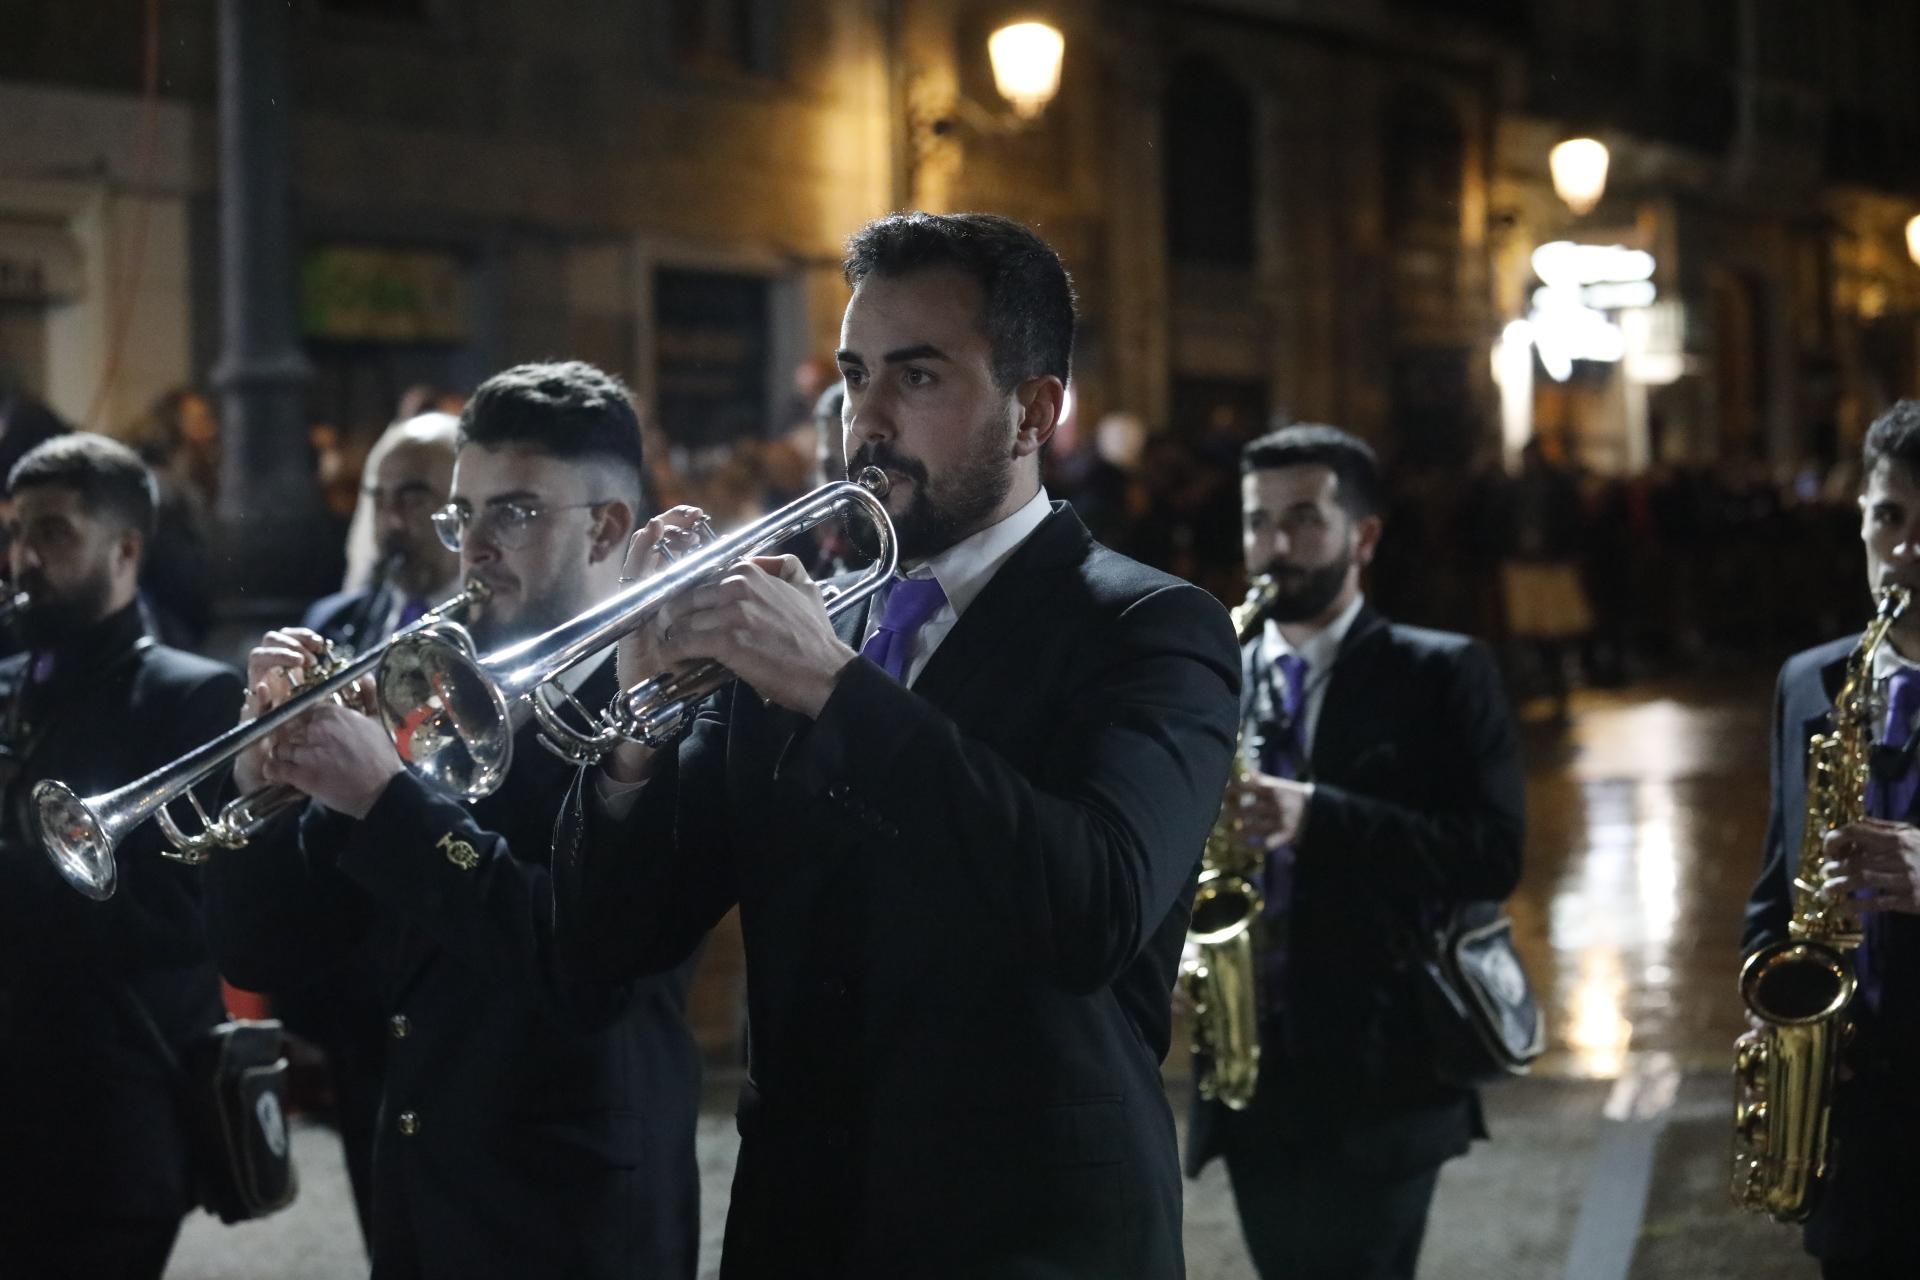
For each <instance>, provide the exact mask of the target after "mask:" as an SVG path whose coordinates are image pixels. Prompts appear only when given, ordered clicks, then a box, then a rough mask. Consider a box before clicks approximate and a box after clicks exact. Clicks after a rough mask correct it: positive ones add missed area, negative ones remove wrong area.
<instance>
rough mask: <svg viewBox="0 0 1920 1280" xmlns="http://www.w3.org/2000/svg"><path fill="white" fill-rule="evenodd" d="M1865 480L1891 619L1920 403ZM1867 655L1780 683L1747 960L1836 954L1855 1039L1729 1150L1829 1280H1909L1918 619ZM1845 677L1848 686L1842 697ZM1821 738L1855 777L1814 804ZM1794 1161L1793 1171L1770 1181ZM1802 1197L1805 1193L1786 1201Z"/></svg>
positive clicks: (1751, 1187) (1914, 522)
mask: <svg viewBox="0 0 1920 1280" xmlns="http://www.w3.org/2000/svg"><path fill="white" fill-rule="evenodd" d="M1861 474H1862V476H1863V477H1864V489H1863V491H1862V493H1861V497H1860V512H1861V526H1860V538H1861V543H1862V545H1863V547H1864V549H1865V552H1866V562H1867V582H1868V588H1869V590H1870V591H1871V592H1872V593H1873V595H1874V597H1875V599H1876V601H1877V602H1879V603H1880V604H1881V606H1882V616H1883V617H1884V616H1887V615H1888V614H1893V613H1895V610H1894V608H1893V606H1894V605H1895V604H1897V603H1898V601H1897V599H1895V600H1888V595H1889V589H1890V588H1902V589H1905V590H1907V591H1912V590H1914V589H1916V588H1920V401H1912V400H1903V401H1900V402H1899V403H1897V404H1896V405H1894V407H1893V408H1892V409H1890V410H1888V412H1887V413H1886V414H1884V415H1883V416H1881V417H1880V418H1879V419H1878V420H1876V421H1875V422H1874V423H1873V425H1872V426H1871V427H1870V428H1869V429H1868V432H1867V437H1866V442H1865V446H1864V450H1863V456H1862V468H1861ZM1872 639H1873V636H1872V629H1871V628H1870V630H1869V633H1868V634H1866V635H1865V636H1850V637H1846V638H1844V639H1840V640H1835V641H1833V642H1831V643H1829V644H1826V645H1822V646H1820V647H1818V648H1815V649H1810V650H1807V651H1806V652H1804V653H1801V654H1798V655H1796V656H1794V657H1793V658H1791V659H1789V660H1788V661H1787V663H1786V665H1785V666H1784V667H1783V668H1782V669H1781V672H1780V680H1779V686H1778V690H1777V693H1776V695H1775V701H1774V724H1773V752H1772V756H1773V767H1772V809H1771V812H1770V814H1769V819H1768V823H1767V840H1766V860H1765V863H1764V866H1763V869H1762V871H1761V874H1760V877H1759V880H1758V881H1757V883H1756V884H1755V885H1754V889H1753V893H1752V895H1751V897H1750V899H1749V901H1748V905H1747V921H1746V931H1745V937H1744V940H1743V950H1744V951H1745V953H1746V954H1747V955H1748V956H1749V969H1748V970H1747V972H1748V974H1749V975H1753V974H1754V972H1755V968H1754V966H1757V965H1759V964H1761V963H1762V961H1760V960H1755V959H1753V957H1755V956H1762V957H1765V956H1771V955H1776V954H1778V953H1779V950H1780V948H1782V947H1783V946H1785V945H1787V944H1790V943H1791V942H1792V941H1794V940H1795V939H1796V938H1798V937H1801V936H1803V935H1806V936H1810V937H1812V938H1813V939H1814V940H1816V941H1823V942H1828V941H1830V942H1837V943H1838V944H1839V945H1838V946H1836V947H1834V948H1833V949H1834V950H1835V951H1836V952H1838V953H1839V954H1840V955H1841V956H1842V958H1843V969H1850V975H1849V976H1850V978H1851V981H1852V984H1853V990H1852V992H1851V998H1850V999H1848V998H1847V996H1846V993H1845V992H1844V991H1841V992H1838V993H1837V995H1836V1001H1835V1002H1836V1003H1837V1005H1838V1007H1839V1009H1840V1010H1841V1011H1842V1012H1843V1017H1844V1023H1845V1024H1846V1025H1849V1026H1850V1030H1848V1031H1845V1032H1841V1033H1840V1034H1838V1035H1836V1036H1834V1037H1832V1039H1833V1040H1834V1042H1835V1043H1834V1045H1833V1047H1832V1049H1831V1050H1830V1051H1829V1052H1831V1053H1832V1054H1834V1055H1837V1057H1836V1059H1835V1060H1834V1061H1831V1062H1829V1063H1827V1064H1826V1065H1825V1066H1821V1065H1820V1064H1817V1063H1815V1064H1809V1067H1808V1074H1809V1075H1811V1076H1812V1077H1813V1078H1812V1079H1811V1080H1809V1081H1808V1088H1807V1089H1806V1091H1805V1092H1804V1093H1802V1092H1799V1091H1794V1092H1787V1093H1783V1096H1779V1097H1770V1098H1765V1099H1764V1101H1765V1102H1766V1104H1767V1110H1766V1111H1765V1112H1763V1113H1760V1114H1759V1115H1758V1116H1755V1115H1752V1114H1748V1115H1747V1116H1744V1117H1743V1120H1744V1122H1745V1123H1744V1124H1743V1128H1742V1131H1741V1132H1740V1133H1739V1134H1738V1135H1737V1138H1736V1142H1737V1150H1736V1167H1735V1175H1736V1187H1735V1191H1736V1195H1737V1196H1740V1198H1742V1199H1743V1200H1744V1201H1746V1202H1747V1203H1749V1204H1750V1205H1751V1206H1752V1207H1755V1208H1768V1209H1771V1210H1773V1211H1774V1212H1775V1213H1776V1214H1778V1215H1779V1216H1781V1217H1783V1218H1789V1219H1791V1218H1796V1217H1802V1216H1804V1217H1806V1226H1805V1229H1804V1234H1803V1243H1804V1246H1805V1248H1806V1250H1807V1252H1808V1253H1811V1254H1813V1255H1814V1256H1815V1257H1817V1258H1819V1259H1820V1263H1821V1269H1822V1274H1823V1275H1825V1276H1827V1277H1829V1278H1830V1280H1854V1278H1856V1277H1881V1276H1902V1277H1907V1276H1911V1275H1912V1274H1913V1266H1914V1262H1913V1249H1912V1243H1911V1231H1910V1228H1909V1223H1910V1221H1911V1217H1912V1213H1913V1206H1914V1205H1915V1204H1916V1203H1920V1162H1917V1161H1915V1159H1914V1158H1913V1153H1914V1150H1915V1146H1916V1143H1920V1098H1917V1097H1916V1094H1915V1090H1914V1087H1913V1082H1914V1081H1915V1080H1916V1079H1920V919H1916V916H1920V827H1916V825H1915V821H1916V816H1920V809H1917V808H1916V804H1915V795H1916V791H1920V785H1917V783H1916V773H1915V769H1914V746H1915V730H1916V728H1920V716H1917V715H1916V713H1917V712H1920V609H1915V608H1912V607H1908V608H1906V609H1905V610H1904V611H1900V612H1897V616H1895V617H1894V619H1893V621H1892V622H1891V625H1890V627H1888V628H1887V629H1886V633H1885V638H1884V641H1883V642H1881V643H1879V644H1877V645H1874V644H1872V643H1871V642H1872ZM1856 655H1859V657H1858V660H1857V662H1856V661H1855V659H1856ZM1856 665H1857V666H1858V667H1859V670H1858V671H1857V672H1855V673H1854V674H1855V675H1856V676H1857V681H1858V683H1857V686H1856V688H1855V689H1854V690H1853V691H1852V694H1851V695H1848V691H1847V690H1846V688H1845V686H1846V685H1847V684H1848V676H1849V671H1850V667H1853V666H1856ZM1837 699H1838V700H1839V701H1840V702H1841V704H1842V705H1840V706H1836V700H1837ZM1816 734H1819V735H1823V736H1828V737H1830V738H1836V739H1839V740H1841V741H1842V742H1844V741H1847V740H1853V741H1855V742H1856V743H1857V745H1855V746H1853V747H1849V748H1847V749H1846V750H1845V751H1844V752H1841V751H1840V749H1839V745H1838V744H1837V743H1836V744H1835V746H1833V747H1830V748H1828V749H1826V750H1824V751H1816V752H1815V753H1814V755H1815V757H1816V758H1820V759H1823V760H1825V762H1826V763H1827V764H1829V765H1832V764H1836V763H1837V764H1839V765H1840V766H1841V767H1842V768H1843V770H1844V771H1852V772H1857V773H1861V774H1862V775H1863V776H1861V777H1859V778H1858V779H1857V780H1855V781H1853V782H1851V783H1843V784H1842V787H1843V789H1844V790H1845V792H1846V793H1845V794H1832V793H1833V790H1834V788H1833V786H1832V785H1831V784H1828V785H1825V786H1815V787H1814V788H1813V789H1812V792H1811V793H1810V788H1809V779H1808V776H1807V767H1808V759H1809V742H1810V739H1811V738H1812V737H1813V736H1814V735H1816ZM1842 776H1843V777H1844V772H1843V775H1842ZM1823 793H1826V794H1825V796H1824V798H1823ZM1828 828H1831V829H1828ZM1796 882H1797V883H1796ZM1814 895H1817V897H1815V896H1814ZM1809 922H1813V925H1814V927H1813V928H1812V929H1809V928H1808V925H1809ZM1849 922H1856V923H1857V925H1858V934H1857V936H1858V939H1859V945H1858V946H1857V947H1855V948H1853V949H1852V950H1851V955H1850V956H1848V955H1847V943H1848V942H1849V941H1850V940H1851V939H1850V938H1849V936H1848V935H1849V934H1850V933H1851V932H1852V930H1851V929H1850V928H1849V927H1846V926H1847V925H1848V923H1849ZM1796 924H1797V925H1799V926H1800V927H1798V928H1796V927H1795V926H1796ZM1816 972H1817V971H1816ZM1760 1006H1761V1008H1762V1009H1763V1010H1767V1011H1769V1012H1785V1013H1788V1014H1791V1013H1794V1012H1796V1011H1795V1010H1791V1009H1788V1010H1776V1009H1774V1008H1773V1007H1772V1004H1771V1002H1770V1001H1768V1000H1767V999H1765V998H1764V997H1763V998H1762V999H1761V1001H1760ZM1815 1013H1816V1014H1817V1013H1818V1011H1815ZM1756 1025H1757V1028H1758V1030H1759V1036H1760V1037H1761V1038H1769V1037H1770V1038H1771V1039H1773V1040H1775V1041H1776V1042H1778V1043H1777V1046H1776V1051H1775V1052H1774V1053H1773V1054H1772V1055H1771V1056H1772V1059H1773V1061H1774V1063H1776V1064H1780V1065H1782V1066H1783V1067H1784V1064H1785V1063H1786V1062H1787V1061H1788V1058H1787V1057H1786V1056H1785V1055H1787V1054H1789V1053H1791V1052H1793V1051H1794V1043H1795V1041H1796V1040H1798V1041H1805V1040H1806V1039H1807V1038H1808V1037H1807V1036H1805V1035H1803V1034H1799V1033H1796V1034H1795V1035H1793V1036H1782V1035H1780V1034H1778V1033H1774V1032H1770V1031H1769V1030H1768V1029H1767V1028H1768V1025H1769V1024H1768V1021H1767V1019H1764V1018H1763V1019H1760V1020H1759V1021H1758V1022H1757V1024H1756ZM1749 1043H1751V1041H1750V1042H1749ZM1743 1058H1744V1060H1745V1065H1746V1067H1747V1077H1748V1078H1747V1082H1746V1083H1745V1084H1744V1085H1743V1088H1751V1087H1752V1083H1753V1082H1754V1081H1756V1080H1759V1081H1766V1080H1773V1081H1775V1082H1776V1086H1775V1087H1779V1085H1778V1082H1779V1080H1780V1072H1778V1071H1775V1072H1772V1073H1765V1072H1762V1071H1761V1067H1762V1065H1763V1062H1762V1059H1761V1055H1757V1054H1755V1053H1754V1051H1752V1050H1747V1051H1746V1052H1745V1053H1744V1054H1743ZM1823 1073H1824V1074H1823ZM1790 1078H1791V1077H1789V1079H1790ZM1828 1082H1830V1083H1828ZM1763 1087H1765V1086H1764V1085H1763ZM1796 1133H1797V1134H1799V1135H1801V1136H1799V1137H1795V1136H1793V1135H1795V1134H1796ZM1769 1147H1771V1150H1772V1154H1773V1155H1774V1156H1778V1157H1786V1156H1787V1155H1788V1152H1789V1150H1790V1149H1794V1150H1797V1154H1794V1155H1793V1156H1792V1157H1791V1158H1790V1159H1785V1160H1784V1161H1783V1160H1775V1161H1773V1162H1772V1167H1770V1168H1767V1169H1762V1170H1760V1171H1759V1172H1758V1173H1757V1174H1756V1177H1757V1178H1758V1179H1759V1181H1758V1183H1757V1184H1750V1183H1749V1181H1748V1176H1747V1175H1748V1163H1747V1162H1749V1161H1751V1160H1754V1159H1756V1158H1763V1159H1764V1158H1765V1157H1767V1155H1768V1151H1769ZM1802 1160H1804V1161H1805V1162H1807V1164H1808V1167H1807V1168H1805V1169H1794V1168H1791V1167H1781V1166H1782V1164H1783V1163H1784V1164H1786V1165H1791V1164H1794V1163H1797V1162H1799V1161H1802ZM1799 1182H1804V1184H1805V1186H1804V1190H1798V1191H1797V1190H1796V1189H1795V1185H1794V1184H1796V1183H1799ZM1768 1191H1772V1192H1773V1194H1772V1195H1771V1197H1769V1196H1767V1195H1766V1194H1765V1193H1767V1192H1768ZM1783 1210H1784V1211H1783Z"/></svg>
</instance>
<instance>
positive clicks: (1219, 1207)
mask: <svg viewBox="0 0 1920 1280" xmlns="http://www.w3.org/2000/svg"><path fill="white" fill-rule="evenodd" d="M1771 680H1772V673H1771V671H1768V670H1764V669H1760V668H1755V669H1753V670H1751V671H1748V672H1746V673H1745V674H1744V675H1740V676H1733V677H1723V678H1719V679H1715V680H1712V681H1703V680H1686V681H1674V682H1668V683H1660V684H1653V685H1644V686H1639V687H1636V688H1633V689H1629V690H1626V691H1622V692H1619V693H1598V692H1587V693H1582V694H1578V695H1576V697H1575V700H1574V704H1573V716H1572V722H1571V724H1570V725H1568V726H1567V727H1565V728H1556V727H1554V726H1552V725H1550V724H1547V723H1544V722H1537V721H1530V722H1529V723H1528V726H1527V730H1526V744H1527V752H1528V761H1529V780H1528V841H1527V844H1528V858H1527V868H1526V873H1525V876H1524V878H1523V880H1522V884H1521V888H1520V891H1519V893H1518V894H1517V895H1516V896H1515V898H1514V899H1513V901H1512V902H1511V903H1510V904H1509V910H1510V912H1511V914H1512V916H1513V919H1514V921H1515V926H1516V932H1517V934H1518V936H1519V938H1520V940H1521V945H1522V949H1523V952H1524V955H1525V958H1526V961H1527V966H1528V971H1529V973H1530V975H1531V976H1532V979H1533V982H1534V985H1535V988H1536V990H1537V992H1538V993H1539V995H1540V998H1541V999H1542V1000H1543V1001H1544V1002H1546V1004H1547V1006H1548V1010H1549V1049H1548V1053H1547V1056H1546V1058H1545V1059H1544V1060H1543V1061H1542V1063H1541V1064H1540V1066H1539V1067H1538V1068H1537V1069H1536V1071H1535V1072H1534V1074H1533V1075H1531V1076H1529V1077H1527V1078H1525V1079H1520V1080H1515V1081H1511V1082H1507V1083H1503V1084H1501V1085H1500V1086H1498V1087H1496V1088H1494V1089H1491V1090H1489V1091H1488V1093H1487V1095H1486V1101H1487V1111H1488V1121H1489V1125H1490V1127H1491V1128H1492V1130H1493V1135H1494V1136H1493V1141H1492V1142H1490V1143H1486V1144H1482V1145H1480V1146H1477V1147H1476V1148H1475V1150H1474V1151H1473V1152H1472V1154H1470V1155H1469V1156H1467V1157H1465V1158H1464V1159H1461V1160H1457V1161H1455V1162H1453V1163H1452V1164H1450V1165H1449V1166H1448V1167H1447V1169H1446V1171H1445V1172H1444V1173H1443V1175H1442V1177H1441V1182H1440V1191H1439V1194H1438V1198H1437V1200H1436V1202H1435V1206H1434V1212H1433V1217H1432V1220H1431V1224H1430V1228H1429V1233H1428V1244H1427V1249H1426V1253H1425V1257H1424V1261H1423V1265H1422V1268H1421V1275H1422V1277H1423V1278H1424V1280H1469V1278H1472V1280H1479V1278H1482V1277H1489V1278H1493V1280H1721V1278H1722V1277H1724V1278H1726V1280H1733V1278H1734V1277H1740V1278H1741V1280H1787V1278H1789V1277H1812V1276H1814V1275H1817V1269H1816V1268H1815V1267H1814V1266H1813V1265H1812V1264H1811V1263H1810V1262H1809V1261H1808V1260H1807V1259H1806V1258H1804V1257H1803V1256H1802V1255H1801V1254H1800V1252H1799V1247H1798V1238H1797V1233H1796V1232H1794V1231H1792V1230H1790V1229H1787V1228H1782V1227H1777V1226H1774V1225H1772V1224H1770V1223H1768V1222H1766V1221H1765V1220H1764V1219H1762V1220H1755V1219H1753V1218H1751V1217H1748V1216H1746V1215H1743V1214H1740V1213H1737V1212H1736V1211H1735V1210H1733V1209H1732V1208H1731V1207H1730V1206H1729V1205H1728V1202H1727V1198H1726V1184H1727V1170H1728V1158H1729V1145H1728V1144H1729V1116H1730V1108H1731V1088H1730V1084H1729V1082H1728V1079H1727V1075H1726V1063H1727V1059H1728V1050H1729V1046H1730V1044H1731V1043H1732V1040H1733V1037H1734V1036H1735V1035H1736V1034H1738V1032H1739V1030H1740V1028H1741V1026H1742V1025H1743V1018H1742V1013H1741V1009H1740V1005H1739V1001H1738V997H1737V996H1736V995H1735V993H1734V986H1733V983H1734V972H1735V966H1736V964H1737V948H1738V942H1739V934H1740V912H1741V904H1742V903H1743V901H1744V900H1745V897H1746V893H1747V888H1748V885H1749V883H1750V881H1751V879H1752V876H1753V873H1754V871H1755V869H1756V868H1757V865H1758V860H1759V851H1760V842H1761V839H1762V835H1763V832H1764V827H1765V822H1766V805H1767V790H1766V788H1767V779H1766V760H1767V732H1768V725H1767V712H1768V704H1769V701H1770V696H1771ZM736 947H737V942H736V941H735V940H733V939H731V938H730V937H729V936H725V935H723V936H722V937H720V938H718V939H716V942H715V944H714V946H713V947H712V948H711V950H710V952H709V955H708V956H707V958H706V961H705V963H704V966H703V970H702V973H701V976H700V979H699V983H698V986H697V990H696V998H695V1002H694V1009H693V1015H694V1020H695V1025H696V1028H697V1030H698V1031H699V1034H700V1035H701V1038H702V1042H703V1043H704V1044H706V1045H707V1046H708V1048H709V1051H710V1053H711V1055H712V1056H713V1058H714V1061H715V1069H714V1070H713V1071H712V1072H711V1073H710V1077H711V1078H710V1080H709V1087H708V1089H707V1097H706V1102H705V1105H704V1107H703V1112H702V1119H701V1126H700V1164H701V1173H702V1182H703V1218H704V1222H705V1226H706V1231H705V1236H706V1242H705V1243H706V1248H705V1250H704V1257H703V1268H702V1274H703V1276H711V1275H713V1274H715V1269H714V1267H715V1263H716V1261H717V1257H718V1243H719V1232H720V1226H721V1223H722V1221H723V1219H724V1214H725V1207H726V1193H727V1185H728V1181H729V1178H730V1175H731V1170H732V1163H733V1155H734V1149H735V1144H736V1139H735V1137H734V1135H733V1132H732V1125H731V1080H730V1078H729V1069H728V1068H727V1066H726V1065H725V1064H726V1062H727V1059H728V1056H729V1054H728V1046H729V1045H730V1043H731V1042H732V1038H733V1035H734V1030H735V1023H736V1021H737V1016H738V1015H737V1010H738V1002H739V991H740V969H739V960H738V955H737V950H736ZM1183 1065H1184V1064H1183V1063H1181V1062H1179V1061H1178V1060H1177V1059H1176V1061H1175V1062H1173V1063H1170V1064H1169V1069H1170V1080H1169V1087H1170V1089H1171V1090H1173V1092H1174V1094H1175V1097H1176V1099H1177V1100H1180V1101H1178V1102H1177V1105H1176V1114H1178V1113H1180V1112H1182V1111H1183V1110H1184V1102H1183V1095H1184V1083H1183V1082H1182V1081H1181V1080H1180V1079H1179V1078H1178V1077H1179V1073H1180V1071H1181V1070H1182V1068H1183ZM296 1153H297V1156H298V1159H299V1161H300V1171H301V1178H302V1191H301V1198H300V1201H299V1202H298V1203H297V1204H296V1205H295V1206H293V1207H292V1208H291V1209H289V1210H287V1211H286V1212H284V1213H282V1214H280V1215H278V1216H277V1217H274V1218H271V1219H268V1220H266V1221H264V1222H260V1223H253V1224H248V1225H246V1226H243V1227H239V1228H223V1227H222V1226H220V1224H219V1223H218V1222H217V1221H215V1220H214V1219H211V1218H208V1217H206V1216H204V1215H200V1216H197V1217H196V1218H195V1219H193V1220H192V1221H191V1222H190V1223H189V1225H188V1228H187V1230H186V1231H185V1232H184V1233H183V1236H182V1240H181V1245H180V1247H179V1249H178V1250H177V1252H176V1255H175V1259H174V1264H173V1266H172V1267H171V1268H170V1269H169V1270H168V1273H167V1274H168V1276H169V1277H170V1280H226V1278H228V1277H233V1278H236V1280H237V1278H239V1277H265V1276H273V1277H284V1278H285V1280H305V1278H308V1277H311V1278H313V1280H320V1278H322V1277H328V1278H331V1277H337V1276H350V1275H357V1274H364V1268H365V1263H364V1260H363V1259H362V1258H361V1257H360V1256H359V1253H358V1239H357V1233H356V1229H355V1227H354V1224H353V1220H352V1211H351V1208H350V1206H349V1204H348V1201H347V1197H346V1193H345V1184H344V1179H343V1177H342V1175H341V1172H340V1167H339V1161H338V1155H337V1145H336V1144H333V1143H332V1142H331V1139H330V1138H329V1136H328V1135H327V1134H326V1133H325V1131H324V1130H320V1129H317V1128H311V1127H303V1128H301V1129H300V1130H299V1131H298V1132H297V1134H296ZM1186 1235H1187V1254H1188V1265H1189V1274H1190V1275H1191V1276H1192V1277H1194V1280H1251V1278H1252V1275H1253V1273H1252V1270H1251V1268H1250V1266H1249V1265H1248V1263H1247V1261H1246V1257H1245V1253H1244V1250H1243V1249H1242V1247H1241V1244H1240V1240H1239V1232H1238V1227H1237V1224H1236V1222H1235V1219H1234V1215H1233V1207H1232V1202H1231V1197H1230V1196H1229V1195H1228V1192H1227V1188H1226V1183H1225V1177H1224V1174H1223V1172H1222V1171H1221V1169H1220V1168H1219V1166H1218V1165H1217V1164H1216V1165H1215V1166H1214V1167H1213V1168H1211V1169H1210V1170H1209V1171H1208V1174H1207V1176H1206V1177H1204V1178H1202V1179H1201V1180H1199V1181H1198V1182H1194V1183H1189V1184H1188V1197H1187V1226H1186Z"/></svg>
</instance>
